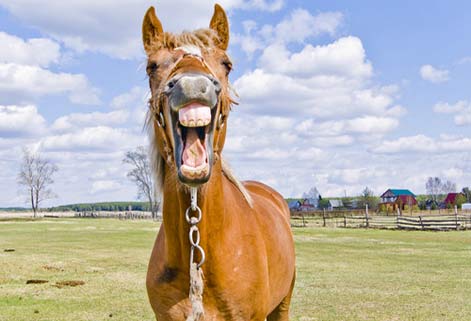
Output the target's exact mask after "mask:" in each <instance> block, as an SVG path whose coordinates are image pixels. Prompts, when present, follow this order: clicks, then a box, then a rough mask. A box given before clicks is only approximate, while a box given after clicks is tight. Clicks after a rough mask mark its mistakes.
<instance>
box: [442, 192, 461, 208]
mask: <svg viewBox="0 0 471 321" xmlns="http://www.w3.org/2000/svg"><path fill="white" fill-rule="evenodd" d="M460 195H463V197H464V194H463V193H448V195H447V196H446V198H445V200H444V201H443V203H445V207H447V206H455V205H456V199H457V198H458V196H460Z"/></svg>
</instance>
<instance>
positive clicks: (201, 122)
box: [196, 119, 204, 126]
mask: <svg viewBox="0 0 471 321" xmlns="http://www.w3.org/2000/svg"><path fill="white" fill-rule="evenodd" d="M196 125H197V126H203V125H204V123H203V120H201V119H198V121H197V122H196Z"/></svg>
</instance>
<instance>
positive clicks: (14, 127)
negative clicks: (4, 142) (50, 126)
mask: <svg viewBox="0 0 471 321" xmlns="http://www.w3.org/2000/svg"><path fill="white" fill-rule="evenodd" d="M45 131H46V121H45V119H44V118H43V117H42V116H41V115H40V114H39V113H38V109H37V108H36V106H33V105H28V106H14V105H11V106H1V105H0V136H2V137H24V136H33V135H41V134H42V133H44V132H45Z"/></svg>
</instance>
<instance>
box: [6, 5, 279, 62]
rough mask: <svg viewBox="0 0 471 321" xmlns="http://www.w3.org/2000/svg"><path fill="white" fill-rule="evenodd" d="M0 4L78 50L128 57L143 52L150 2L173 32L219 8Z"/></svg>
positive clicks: (200, 22)
mask: <svg viewBox="0 0 471 321" xmlns="http://www.w3.org/2000/svg"><path fill="white" fill-rule="evenodd" d="M0 4H2V5H3V6H4V7H5V8H7V9H8V10H9V11H10V12H11V13H12V14H13V15H15V16H17V17H19V18H20V19H21V20H22V21H24V22H25V23H27V24H30V25H33V26H35V27H36V28H38V29H39V30H40V31H41V32H43V33H45V34H47V35H48V36H51V37H52V38H54V39H56V40H58V41H60V42H63V43H64V44H65V46H66V47H68V48H71V49H73V50H75V51H77V52H84V51H92V52H101V53H104V54H106V55H109V56H111V57H117V58H125V59H128V58H138V57H142V56H143V49H142V44H141V34H140V32H141V25H142V19H143V17H144V14H145V12H146V10H147V9H148V8H149V6H151V5H154V6H155V8H156V12H157V15H158V17H159V18H160V19H161V21H162V23H163V27H164V30H168V31H182V30H184V29H191V30H193V29H196V28H201V27H207V26H208V25H209V21H210V19H211V16H212V14H213V10H214V9H213V6H214V2H212V1H188V0H172V1H170V0H162V1H158V2H152V1H147V0H122V1H119V2H116V1H111V0H102V1H91V0H82V1H66V2H64V1H59V0H53V1H48V3H47V6H46V5H38V3H37V1H35V0H17V1H9V0H0ZM221 4H222V5H223V6H225V8H226V9H236V8H242V9H247V10H249V9H258V10H268V11H276V10H279V9H280V8H281V7H282V5H283V1H282V0H275V1H263V0H250V1H243V0H224V1H221ZM181 8H185V10H180V9H181ZM176 15H178V19H175V17H176Z"/></svg>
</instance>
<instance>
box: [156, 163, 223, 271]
mask: <svg viewBox="0 0 471 321" xmlns="http://www.w3.org/2000/svg"><path fill="white" fill-rule="evenodd" d="M167 173H168V171H167ZM224 179H225V176H224V175H223V173H222V168H221V162H218V163H216V164H215V165H214V166H213V170H212V174H211V178H210V180H209V181H208V182H207V183H206V184H204V185H203V186H202V187H201V188H199V189H198V206H199V207H200V208H201V212H202V219H201V221H200V222H199V223H198V228H199V231H200V235H201V241H200V244H201V246H202V247H203V248H204V249H207V245H208V244H209V243H210V242H209V233H211V238H215V237H217V234H218V233H222V231H223V226H224V224H225V223H227V222H226V217H225V211H224V193H223V180H224ZM179 185H180V184H178V183H176V182H175V180H170V179H169V180H165V184H164V193H163V222H164V229H165V238H166V251H167V259H168V264H169V265H170V266H181V267H184V268H185V267H187V266H188V265H189V260H190V259H189V257H190V254H189V253H190V243H189V240H188V232H189V224H188V222H187V221H186V219H185V212H186V210H187V209H188V208H189V207H190V193H189V190H188V188H182V186H179ZM212 245H214V242H213V243H212ZM182 264H183V265H182Z"/></svg>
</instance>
